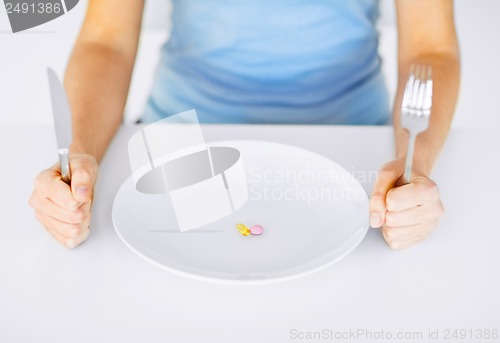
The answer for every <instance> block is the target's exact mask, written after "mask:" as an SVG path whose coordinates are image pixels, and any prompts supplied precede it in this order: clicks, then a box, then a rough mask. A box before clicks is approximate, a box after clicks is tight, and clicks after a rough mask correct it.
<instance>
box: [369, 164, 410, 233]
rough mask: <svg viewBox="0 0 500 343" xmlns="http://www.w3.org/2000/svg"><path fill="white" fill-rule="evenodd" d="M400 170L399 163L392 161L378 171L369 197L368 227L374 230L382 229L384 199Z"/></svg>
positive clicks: (384, 209)
mask: <svg viewBox="0 0 500 343" xmlns="http://www.w3.org/2000/svg"><path fill="white" fill-rule="evenodd" d="M401 173H402V170H401V168H400V161H399V160H396V161H392V162H389V163H387V164H385V165H384V166H383V167H382V169H380V171H379V173H378V177H377V181H376V182H375V186H374V187H373V191H372V194H371V197H370V226H371V227H374V228H379V227H382V226H383V225H384V223H385V214H386V212H387V208H386V204H385V198H386V196H387V192H388V191H389V190H390V189H391V188H393V187H394V185H395V184H396V182H397V180H398V179H399V178H400V176H401Z"/></svg>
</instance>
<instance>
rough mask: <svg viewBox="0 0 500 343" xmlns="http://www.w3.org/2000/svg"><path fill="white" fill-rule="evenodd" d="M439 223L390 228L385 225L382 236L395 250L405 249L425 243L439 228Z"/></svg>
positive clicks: (435, 221)
mask: <svg viewBox="0 0 500 343" xmlns="http://www.w3.org/2000/svg"><path fill="white" fill-rule="evenodd" d="M437 224H438V221H437V220H434V221H430V222H426V223H419V224H415V225H410V226H405V227H390V226H387V225H384V227H383V228H382V235H383V236H384V239H385V241H386V242H387V244H388V245H389V246H390V247H391V248H393V249H397V250H399V249H405V248H409V247H411V246H414V245H416V244H418V243H420V242H421V241H423V240H424V239H425V238H427V236H428V235H429V234H430V233H431V232H432V231H433V230H434V228H435V227H436V226H437Z"/></svg>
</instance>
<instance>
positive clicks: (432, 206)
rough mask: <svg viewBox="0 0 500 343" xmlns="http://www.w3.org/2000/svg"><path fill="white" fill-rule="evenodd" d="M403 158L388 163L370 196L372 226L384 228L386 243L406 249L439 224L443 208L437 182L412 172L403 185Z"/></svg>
mask: <svg viewBox="0 0 500 343" xmlns="http://www.w3.org/2000/svg"><path fill="white" fill-rule="evenodd" d="M404 164H405V161H404V159H397V160H394V161H392V162H389V163H387V164H385V165H384V166H383V167H382V169H381V170H380V172H379V175H378V178H377V182H376V183H375V186H374V188H373V192H372V195H371V199H370V226H372V227H374V228H382V234H383V236H384V239H385V240H386V242H387V244H389V246H390V247H391V248H393V249H403V248H408V247H411V246H413V245H416V244H418V243H420V242H421V241H423V240H424V239H425V238H426V237H427V236H428V235H429V234H430V233H431V232H432V230H434V228H435V227H436V226H437V223H438V220H439V218H440V217H441V216H442V215H443V212H444V208H443V204H442V203H441V199H440V197H439V190H438V187H437V185H436V183H435V182H434V181H432V180H431V179H429V178H428V177H427V176H425V175H424V174H423V173H419V172H418V171H413V173H412V179H411V182H410V183H408V184H403V180H402V179H403V173H404Z"/></svg>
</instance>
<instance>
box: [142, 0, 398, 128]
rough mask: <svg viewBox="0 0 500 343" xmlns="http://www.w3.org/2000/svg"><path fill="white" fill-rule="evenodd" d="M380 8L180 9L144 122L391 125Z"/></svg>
mask: <svg viewBox="0 0 500 343" xmlns="http://www.w3.org/2000/svg"><path fill="white" fill-rule="evenodd" d="M377 16H378V0H214V1H201V0H174V1H173V26H172V34H171V37H170V39H169V40H168V42H167V43H166V44H165V45H164V46H163V48H162V57H161V62H160V64H159V66H158V69H157V73H156V77H155V81H154V83H153V87H152V91H151V94H150V97H149V99H148V102H147V105H146V108H145V112H144V115H143V121H145V122H154V121H156V120H159V119H162V118H165V117H167V116H170V115H173V114H176V113H179V112H182V111H185V110H189V109H192V108H194V109H196V110H197V113H198V116H199V119H200V122H202V123H276V124H287V123H290V124H384V123H386V122H387V121H388V119H389V113H390V110H389V103H388V94H387V90H386V86H385V81H384V78H383V75H382V72H381V60H380V57H379V56H378V52H377V49H378V33H377V31H376V29H375V21H376V19H377Z"/></svg>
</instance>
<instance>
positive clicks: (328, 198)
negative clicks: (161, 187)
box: [112, 141, 369, 282]
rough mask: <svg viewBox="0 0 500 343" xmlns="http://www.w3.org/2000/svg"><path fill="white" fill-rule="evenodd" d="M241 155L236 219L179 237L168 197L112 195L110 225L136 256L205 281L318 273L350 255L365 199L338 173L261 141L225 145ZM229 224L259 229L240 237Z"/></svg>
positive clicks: (363, 224) (127, 191)
mask: <svg viewBox="0 0 500 343" xmlns="http://www.w3.org/2000/svg"><path fill="white" fill-rule="evenodd" d="M210 145H211V146H230V147H234V148H236V149H238V150H239V151H240V152H241V158H242V161H243V164H244V166H245V171H246V177H247V182H248V189H249V198H248V201H247V203H246V204H245V205H244V206H243V207H242V208H241V209H240V210H238V211H236V212H234V213H233V214H231V215H230V216H228V217H225V218H223V219H221V220H219V221H217V222H215V223H212V224H208V225H206V226H204V227H201V228H199V229H195V230H192V231H187V232H180V231H179V228H178V225H177V222H176V219H175V215H174V212H173V209H172V206H171V203H170V202H169V198H168V195H161V194H160V195H151V194H142V193H139V192H137V191H136V189H135V185H134V182H133V180H132V177H129V178H128V179H127V180H126V181H125V182H124V183H123V184H122V186H121V187H120V189H119V190H118V192H117V194H116V196H115V200H114V203H113V211H112V212H113V213H112V217H113V225H114V227H115V230H116V232H117V234H118V236H119V237H120V238H121V239H122V240H123V242H124V243H125V244H126V245H127V246H128V247H129V248H130V249H132V250H133V251H134V252H136V253H137V254H138V255H139V256H141V257H143V258H145V259H146V260H148V261H150V262H152V263H154V264H156V265H158V266H160V267H163V268H165V269H167V270H169V271H172V272H176V273H180V274H183V275H189V276H193V277H198V278H203V279H206V280H218V281H235V282H238V281H239V282H242V281H245V282H249V281H253V282H265V281H275V280H282V279H289V278H293V277H297V276H300V275H305V274H308V273H310V272H312V271H315V270H318V269H321V268H324V267H326V266H328V265H330V264H332V263H334V262H336V261H338V260H339V259H341V258H342V257H344V256H346V255H347V254H348V253H349V252H351V251H352V250H353V249H354V248H355V247H356V246H357V245H358V244H359V243H360V242H361V240H362V239H363V237H364V236H365V234H366V232H367V230H368V227H369V225H368V197H367V195H366V192H365V191H364V189H363V188H362V186H361V185H360V184H359V183H358V182H357V180H355V179H354V177H353V176H352V175H351V174H349V173H348V172H347V171H346V170H345V169H343V168H342V167H340V166H339V165H337V164H336V163H334V162H333V161H331V160H329V159H327V158H325V157H323V156H321V155H318V154H316V153H313V152H310V151H307V150H304V149H300V148H297V147H293V146H290V145H284V144H278V143H271V142H262V141H225V142H217V143H211V144H210ZM237 223H244V224H246V225H247V226H248V227H250V226H252V225H255V224H259V225H262V226H263V227H264V233H263V234H262V235H260V236H252V235H250V236H247V237H245V236H242V235H241V234H240V233H239V232H238V230H237V229H236V224H237Z"/></svg>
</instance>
